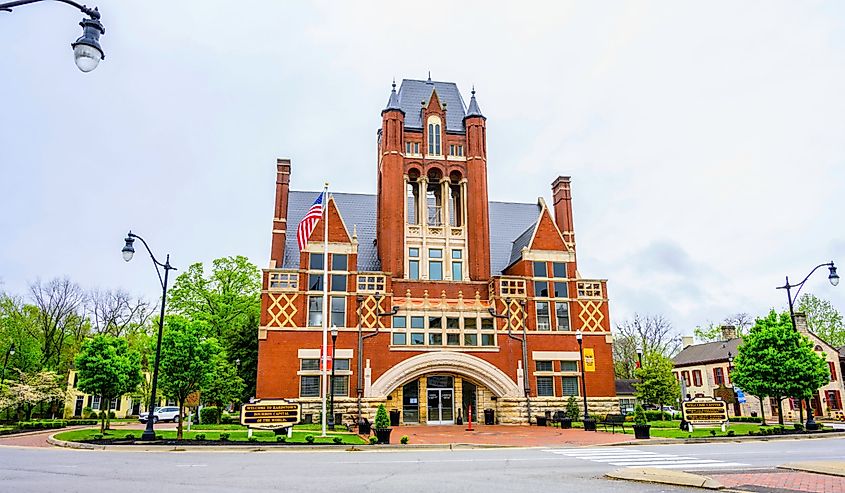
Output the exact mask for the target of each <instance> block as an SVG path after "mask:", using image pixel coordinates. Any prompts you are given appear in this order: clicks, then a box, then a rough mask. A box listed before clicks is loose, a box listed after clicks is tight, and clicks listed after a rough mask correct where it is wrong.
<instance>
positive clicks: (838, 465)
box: [778, 460, 845, 477]
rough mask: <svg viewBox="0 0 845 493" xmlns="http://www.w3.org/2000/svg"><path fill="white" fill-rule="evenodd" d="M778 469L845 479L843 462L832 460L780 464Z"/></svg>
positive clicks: (844, 463) (844, 464)
mask: <svg viewBox="0 0 845 493" xmlns="http://www.w3.org/2000/svg"><path fill="white" fill-rule="evenodd" d="M778 469H788V470H790V471H803V472H812V473H816V474H826V475H828V476H842V477H845V462H843V461H833V460H821V461H807V462H791V463H789V464H782V465H780V466H778Z"/></svg>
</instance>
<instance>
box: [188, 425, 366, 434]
mask: <svg viewBox="0 0 845 493" xmlns="http://www.w3.org/2000/svg"><path fill="white" fill-rule="evenodd" d="M191 430H192V431H193V430H213V431H220V430H223V431H228V430H236V431H237V430H241V431H246V430H247V427H246V426H243V425H238V424H226V425H222V424H221V425H215V424H203V425H191ZM321 430H322V428H321V425H319V424H307V425H306V424H302V425H294V426H293V431H294V432H297V431H316V432H320V431H321ZM334 431H335V432H337V433H349V432H348V431H347V428H346V426H345V425H335V427H334Z"/></svg>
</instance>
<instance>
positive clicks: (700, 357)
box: [672, 337, 742, 366]
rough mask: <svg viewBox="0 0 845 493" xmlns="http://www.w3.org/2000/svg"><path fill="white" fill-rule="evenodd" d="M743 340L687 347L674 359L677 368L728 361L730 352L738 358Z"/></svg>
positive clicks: (739, 338) (736, 339)
mask: <svg viewBox="0 0 845 493" xmlns="http://www.w3.org/2000/svg"><path fill="white" fill-rule="evenodd" d="M740 344H742V338H741V337H737V338H735V339H729V340H727V341H716V342H706V343H704V344H694V345H692V346H687V347H685V348H684V349H683V351H681V352H680V353H678V355H677V356H675V357H674V358H672V361H673V362H674V363H675V366H689V365H698V364H703V363H710V362H713V361H727V360H728V352H729V351H730V353H731V354H733V355H734V356H736V355H737V354H738V353H739V349H738V348H739V345H740Z"/></svg>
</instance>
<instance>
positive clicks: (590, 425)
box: [584, 418, 598, 431]
mask: <svg viewBox="0 0 845 493" xmlns="http://www.w3.org/2000/svg"><path fill="white" fill-rule="evenodd" d="M584 431H598V430H596V420H594V419H593V418H588V419H585V420H584Z"/></svg>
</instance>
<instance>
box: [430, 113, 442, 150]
mask: <svg viewBox="0 0 845 493" xmlns="http://www.w3.org/2000/svg"><path fill="white" fill-rule="evenodd" d="M440 125H441V120H440V117H438V116H434V115H432V116H430V117H428V153H429V154H431V155H434V156H442V155H443V152H442V150H441V148H440V140H441V132H440V129H441V127H440Z"/></svg>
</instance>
